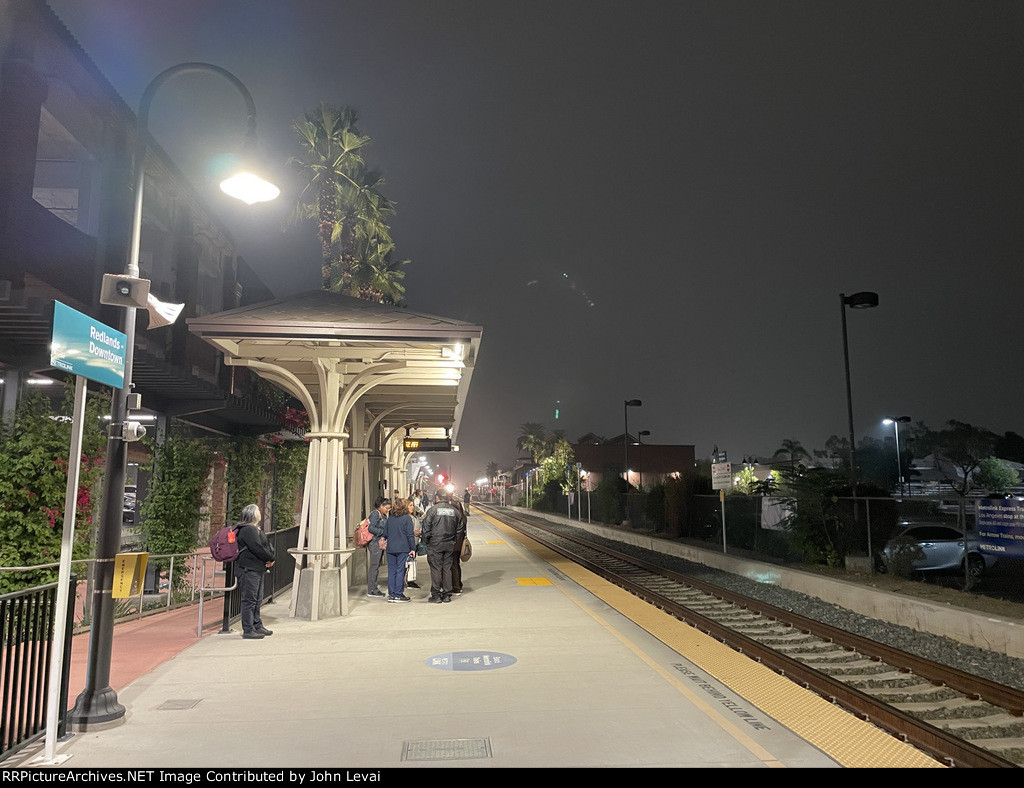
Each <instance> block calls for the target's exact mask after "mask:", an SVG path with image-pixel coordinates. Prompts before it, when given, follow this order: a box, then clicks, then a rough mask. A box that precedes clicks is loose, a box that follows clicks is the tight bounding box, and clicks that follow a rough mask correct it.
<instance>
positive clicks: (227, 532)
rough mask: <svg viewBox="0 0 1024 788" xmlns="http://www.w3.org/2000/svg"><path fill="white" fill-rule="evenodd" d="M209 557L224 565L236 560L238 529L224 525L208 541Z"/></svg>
mask: <svg viewBox="0 0 1024 788" xmlns="http://www.w3.org/2000/svg"><path fill="white" fill-rule="evenodd" d="M210 555H212V556H213V557H214V559H215V560H217V561H222V562H224V563H225V564H226V563H230V562H231V561H234V560H235V559H236V558H238V528H237V526H234V525H225V526H224V527H223V528H221V529H220V530H219V531H217V533H215V534H214V535H213V538H211V539H210Z"/></svg>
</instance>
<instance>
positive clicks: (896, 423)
mask: <svg viewBox="0 0 1024 788" xmlns="http://www.w3.org/2000/svg"><path fill="white" fill-rule="evenodd" d="M901 421H902V422H903V423H904V424H906V423H907V422H909V421H910V416H898V417H891V416H890V417H889V418H885V419H882V424H891V425H892V428H893V431H894V432H895V433H896V477H897V478H898V479H899V482H900V498H902V497H903V465H902V461H901V460H900V422H901Z"/></svg>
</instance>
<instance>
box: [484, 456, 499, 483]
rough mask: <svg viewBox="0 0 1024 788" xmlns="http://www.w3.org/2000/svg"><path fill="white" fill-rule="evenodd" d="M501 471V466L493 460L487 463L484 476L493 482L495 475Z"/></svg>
mask: <svg viewBox="0 0 1024 788" xmlns="http://www.w3.org/2000/svg"><path fill="white" fill-rule="evenodd" d="M499 471H501V466H499V465H498V463H496V462H494V460H491V461H490V462H489V463H487V467H486V468H484V476H486V477H487V481H489V482H493V481H494V477H495V476H497V475H498V472H499Z"/></svg>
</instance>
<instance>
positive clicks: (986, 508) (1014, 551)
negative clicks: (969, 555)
mask: <svg viewBox="0 0 1024 788" xmlns="http://www.w3.org/2000/svg"><path fill="white" fill-rule="evenodd" d="M977 532H978V542H979V545H978V549H979V550H980V551H981V552H983V553H988V554H990V555H998V556H1002V557H1006V558H1024V502H1022V501H1018V500H1015V499H1009V500H1005V499H1004V500H991V501H978V527H977Z"/></svg>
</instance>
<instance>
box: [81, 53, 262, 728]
mask: <svg viewBox="0 0 1024 788" xmlns="http://www.w3.org/2000/svg"><path fill="white" fill-rule="evenodd" d="M190 71H210V72H213V73H214V74H219V75H220V76H222V77H224V78H225V79H227V80H228V81H229V82H230V83H231V84H232V85H234V86H235V87H236V88H237V89H238V91H239V92H240V93H241V94H242V98H243V99H245V104H246V110H247V114H248V127H247V130H246V139H245V142H246V154H247V156H252V155H253V154H254V153H255V145H256V105H255V103H254V102H253V99H252V96H251V95H250V93H249V91H248V90H246V88H245V86H244V85H243V84H242V83H241V82H240V81H239V80H238V78H237V77H235V76H234V75H233V74H231V73H230V72H228V71H225V70H224V69H223V68H220V67H219V66H214V65H211V64H209V63H181V64H179V65H177V66H172V67H171V68H169V69H167V70H166V71H163V72H162V73H160V74H158V75H157V76H156V77H155V78H154V79H153V81H152V82H150V83H149V85H148V86H147V88H146V90H145V92H144V93H143V94H142V100H141V101H140V103H139V114H138V120H137V121H136V140H135V161H134V167H135V210H134V212H133V214H132V227H131V239H130V244H129V247H128V265H127V269H126V276H125V277H122V279H124V278H128V279H130V280H138V278H139V247H140V244H141V238H142V191H143V186H144V185H145V180H146V172H145V171H146V150H147V149H148V147H149V128H148V126H149V109H150V105H151V104H152V102H153V95H154V94H155V93H156V92H157V90H159V88H160V87H161V86H162V85H164V83H166V82H167V81H168V80H169V79H171V78H173V77H176V76H178V75H179V74H184V73H186V72H190ZM221 188H222V189H223V190H224V191H225V193H227V194H229V195H231V196H233V197H238V198H239V199H242V200H244V201H245V202H248V203H249V204H250V205H251V204H253V203H255V202H262V201H265V200H272V199H274V198H275V197H277V195H278V194H279V193H280V190H279V189H278V188H277V187H276V186H274V185H273V184H270V183H268V182H267V181H264V180H263V179H262V178H260V177H259V176H258V175H256V174H255V173H254V172H252V170H246V171H243V172H241V173H238V174H236V176H235V177H234V178H229V179H228V180H227V181H225V182H224V183H222V184H221ZM243 195H244V196H243ZM140 281H141V280H140ZM126 284H131V282H128V283H126ZM146 284H147V286H146V289H147V290H148V283H146ZM122 332H123V333H124V334H125V337H126V339H127V341H126V343H125V345H126V347H125V362H124V386H123V388H121V389H120V390H117V391H115V392H114V395H113V398H112V401H111V406H110V423H111V425H112V430H111V434H110V437H109V438H108V439H107V455H106V471H105V473H104V478H103V507H102V509H103V514H102V519H101V521H100V530H99V535H98V540H97V546H96V557H97V559H98V560H97V563H96V569H95V574H94V580H93V599H92V626H91V627H90V629H89V661H88V668H87V670H86V677H85V682H86V683H85V689H83V690H82V693H81V694H80V695H79V696H78V698H77V699H76V700H75V707H74V709H72V711H71V712H70V714H69V719H70V721H71V722H73V723H75V724H77V725H79V726H88V725H89V724H98V723H102V722H110V721H112V720H116V719H119V718H121V717H123V716H124V713H125V708H124V706H122V705H121V704H120V703H119V702H118V700H117V693H116V692H115V691H114V690H113V689H112V688H111V687H110V652H111V645H112V643H113V633H114V601H113V599H112V598H111V589H112V587H113V579H114V563H113V559H114V556H115V555H116V554H117V551H118V548H119V547H120V542H121V519H122V510H123V509H124V480H125V473H126V471H127V459H128V452H127V446H126V443H125V439H124V438H122V434H123V433H119V432H117V431H115V429H113V428H116V427H118V426H120V425H122V424H124V422H125V421H126V419H127V416H128V395H129V394H131V393H132V361H133V353H134V348H135V308H134V307H125V311H124V316H123V321H122Z"/></svg>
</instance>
